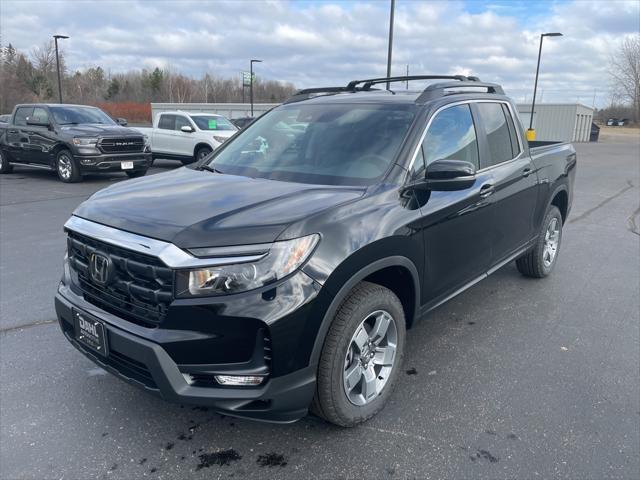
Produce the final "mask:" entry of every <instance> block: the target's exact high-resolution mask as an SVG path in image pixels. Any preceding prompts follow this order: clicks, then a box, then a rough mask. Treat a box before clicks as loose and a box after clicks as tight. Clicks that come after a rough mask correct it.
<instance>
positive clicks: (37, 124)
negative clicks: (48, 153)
mask: <svg viewBox="0 0 640 480" xmlns="http://www.w3.org/2000/svg"><path fill="white" fill-rule="evenodd" d="M27 125H32V126H34V127H47V128H49V125H50V124H49V122H43V121H42V120H38V119H34V118H27Z"/></svg>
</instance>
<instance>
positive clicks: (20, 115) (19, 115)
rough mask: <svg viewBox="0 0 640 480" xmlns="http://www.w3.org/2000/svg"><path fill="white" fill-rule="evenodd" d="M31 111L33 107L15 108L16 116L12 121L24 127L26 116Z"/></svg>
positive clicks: (29, 114) (28, 115)
mask: <svg viewBox="0 0 640 480" xmlns="http://www.w3.org/2000/svg"><path fill="white" fill-rule="evenodd" d="M32 113H33V107H20V108H18V110H16V116H15V119H14V121H13V122H14V123H15V124H16V125H19V126H21V127H26V126H27V117H30V116H31V114H32Z"/></svg>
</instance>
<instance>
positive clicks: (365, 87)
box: [347, 75, 476, 90]
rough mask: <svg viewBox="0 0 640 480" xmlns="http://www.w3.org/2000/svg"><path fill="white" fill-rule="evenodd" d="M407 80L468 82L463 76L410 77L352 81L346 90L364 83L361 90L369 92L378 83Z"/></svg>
mask: <svg viewBox="0 0 640 480" xmlns="http://www.w3.org/2000/svg"><path fill="white" fill-rule="evenodd" d="M473 78H476V77H473ZM408 80H459V81H461V82H464V81H466V80H469V78H468V77H465V76H464V75H410V76H404V77H381V78H370V79H368V80H352V81H351V82H349V84H348V85H347V90H349V89H355V88H356V85H359V84H361V83H364V85H363V86H362V90H369V89H370V88H371V86H372V85H375V84H378V83H394V82H406V81H408Z"/></svg>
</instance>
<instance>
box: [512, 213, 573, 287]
mask: <svg viewBox="0 0 640 480" xmlns="http://www.w3.org/2000/svg"><path fill="white" fill-rule="evenodd" d="M561 240H562V214H561V213H560V210H558V208H557V207H555V206H553V205H552V206H551V207H550V208H549V210H548V211H547V214H546V215H545V217H544V221H543V222H542V227H541V231H540V234H539V235H538V239H537V240H536V244H535V245H534V246H533V247H532V248H531V250H529V251H528V252H527V253H525V254H524V255H523V256H522V257H520V258H518V259H517V260H516V266H517V267H518V270H519V271H520V273H522V275H524V276H525V277H533V278H544V277H546V276H547V275H549V274H550V273H551V271H552V270H553V267H554V266H555V264H556V260H557V259H558V253H560V242H561Z"/></svg>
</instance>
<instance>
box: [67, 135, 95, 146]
mask: <svg viewBox="0 0 640 480" xmlns="http://www.w3.org/2000/svg"><path fill="white" fill-rule="evenodd" d="M97 143H98V139H97V138H91V137H81V138H74V139H73V144H74V145H78V146H79V147H95V146H96V144H97Z"/></svg>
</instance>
